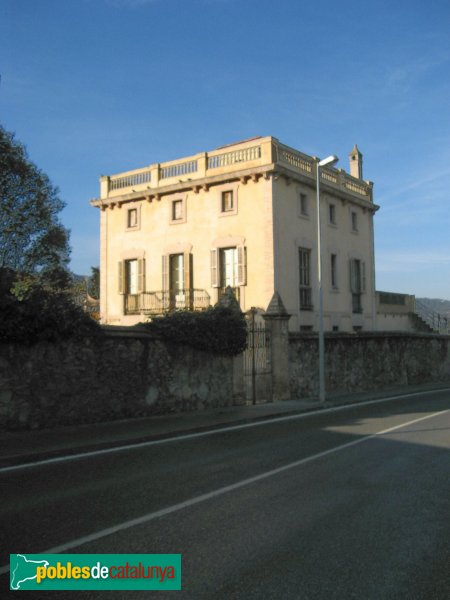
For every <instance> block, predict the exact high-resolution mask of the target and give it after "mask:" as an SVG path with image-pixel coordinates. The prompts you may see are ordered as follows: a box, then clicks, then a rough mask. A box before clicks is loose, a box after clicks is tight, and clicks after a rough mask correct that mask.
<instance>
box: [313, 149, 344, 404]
mask: <svg viewBox="0 0 450 600" xmlns="http://www.w3.org/2000/svg"><path fill="white" fill-rule="evenodd" d="M338 160H339V159H338V157H337V156H335V155H334V154H333V155H331V156H328V157H327V158H324V159H323V160H318V161H317V163H316V164H317V170H316V176H317V184H316V189H317V283H318V288H319V401H320V402H322V403H323V402H325V339H324V333H323V285H322V241H321V220H320V167H325V166H327V165H334V164H336V163H337V161H338Z"/></svg>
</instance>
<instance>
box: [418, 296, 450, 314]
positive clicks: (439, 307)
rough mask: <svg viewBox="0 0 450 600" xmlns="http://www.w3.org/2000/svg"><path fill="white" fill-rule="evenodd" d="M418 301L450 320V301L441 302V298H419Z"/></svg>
mask: <svg viewBox="0 0 450 600" xmlns="http://www.w3.org/2000/svg"><path fill="white" fill-rule="evenodd" d="M417 300H418V301H419V302H421V303H422V304H425V306H426V307H427V308H429V309H430V310H433V311H434V312H437V313H439V314H441V315H443V316H444V317H448V318H450V300H440V299H439V298H417Z"/></svg>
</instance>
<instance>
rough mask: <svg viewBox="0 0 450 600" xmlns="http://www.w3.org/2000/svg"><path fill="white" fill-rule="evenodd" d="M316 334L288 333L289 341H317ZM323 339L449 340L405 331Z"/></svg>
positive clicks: (335, 335)
mask: <svg viewBox="0 0 450 600" xmlns="http://www.w3.org/2000/svg"><path fill="white" fill-rule="evenodd" d="M317 337H318V334H317V333H309V332H308V333H307V332H289V341H296V340H314V339H317ZM325 337H326V338H327V339H328V340H335V339H336V340H339V339H342V340H360V339H371V338H376V339H382V338H386V339H388V338H405V339H417V338H424V339H436V340H450V335H443V334H439V333H433V332H430V333H427V332H413V331H410V332H407V331H358V332H355V333H345V332H336V333H334V332H326V333H325Z"/></svg>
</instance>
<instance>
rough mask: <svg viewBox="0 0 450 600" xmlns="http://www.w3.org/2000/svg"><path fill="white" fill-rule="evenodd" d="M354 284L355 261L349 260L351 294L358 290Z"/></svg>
mask: <svg viewBox="0 0 450 600" xmlns="http://www.w3.org/2000/svg"><path fill="white" fill-rule="evenodd" d="M356 288H357V283H356V261H355V260H354V259H353V258H351V259H350V291H351V292H352V294H357V293H358V290H357V289H356Z"/></svg>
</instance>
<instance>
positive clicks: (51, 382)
mask: <svg viewBox="0 0 450 600" xmlns="http://www.w3.org/2000/svg"><path fill="white" fill-rule="evenodd" d="M105 329H106V331H105V334H104V335H102V336H99V337H98V338H90V339H84V340H71V341H64V342H60V343H49V342H39V343H37V344H35V345H32V346H23V345H20V346H19V345H14V344H1V343H0V430H6V429H11V430H13V429H29V428H31V429H34V428H45V427H56V426H61V425H74V424H81V423H93V422H97V421H108V420H113V419H120V418H127V417H140V416H145V415H151V414H162V413H168V412H175V411H182V410H185V411H187V410H198V409H202V408H209V407H217V406H227V405H229V404H233V403H239V402H244V400H243V399H242V398H241V397H240V396H239V394H236V393H235V394H233V359H232V358H231V357H227V356H217V355H212V354H209V353H206V352H201V351H198V350H193V349H192V348H189V347H186V346H177V345H175V344H170V343H166V342H162V341H161V340H159V339H157V338H155V337H153V336H151V335H149V334H144V333H138V332H136V331H133V332H130V331H128V332H127V331H126V328H124V329H122V328H113V327H110V328H105Z"/></svg>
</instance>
